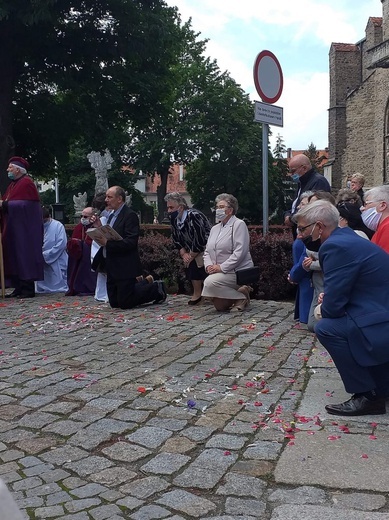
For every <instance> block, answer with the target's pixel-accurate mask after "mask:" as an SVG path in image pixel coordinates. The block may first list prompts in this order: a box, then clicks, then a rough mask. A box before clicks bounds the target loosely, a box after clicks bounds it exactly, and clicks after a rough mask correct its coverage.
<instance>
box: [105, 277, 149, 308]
mask: <svg viewBox="0 0 389 520" xmlns="http://www.w3.org/2000/svg"><path fill="white" fill-rule="evenodd" d="M107 293H108V299H109V304H110V305H111V307H114V308H120V309H132V308H133V307H136V306H137V305H142V304H143V303H150V302H153V301H154V300H157V299H158V298H159V293H158V287H157V284H156V283H148V282H147V280H143V281H142V282H136V279H135V278H130V279H127V280H115V279H112V278H111V277H110V276H109V275H108V276H107Z"/></svg>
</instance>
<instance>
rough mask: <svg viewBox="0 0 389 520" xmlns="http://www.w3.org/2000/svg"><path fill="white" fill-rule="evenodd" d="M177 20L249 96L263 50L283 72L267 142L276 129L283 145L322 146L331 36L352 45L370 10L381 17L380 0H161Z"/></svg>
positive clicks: (325, 131) (255, 98)
mask: <svg viewBox="0 0 389 520" xmlns="http://www.w3.org/2000/svg"><path fill="white" fill-rule="evenodd" d="M165 1H166V3H167V4H168V5H170V6H176V7H177V8H178V11H179V12H180V14H181V19H182V21H183V22H186V21H187V20H188V19H189V18H191V19H192V28H193V30H194V31H195V32H199V33H200V36H199V37H200V38H201V39H208V40H209V42H208V44H207V54H208V56H210V57H211V58H212V59H216V61H217V63H218V65H219V68H220V69H221V70H222V71H225V70H228V71H229V73H230V75H231V77H232V78H234V79H235V81H236V82H237V83H239V84H240V86H241V87H242V89H243V90H244V91H245V92H246V93H248V94H249V95H250V98H251V99H252V100H253V101H261V99H260V97H259V95H258V93H257V91H256V89H255V85H254V79H253V66H254V62H255V59H256V57H257V55H258V54H259V53H260V52H261V51H263V50H269V51H271V52H272V53H273V54H275V56H276V57H277V59H278V61H279V62H280V65H281V68H282V73H283V80H284V85H283V92H282V95H281V97H280V99H279V100H278V101H277V102H276V103H274V104H275V105H276V106H279V107H283V113H284V126H283V127H277V126H270V130H271V132H272V134H273V135H272V137H271V139H270V143H271V147H272V148H273V147H274V144H275V138H276V136H277V135H278V134H280V135H281V136H282V138H283V140H284V144H285V146H286V147H287V148H292V149H293V150H305V149H306V148H307V147H308V145H309V144H310V143H313V144H314V145H315V146H316V148H317V149H324V148H325V147H327V146H328V105H329V73H328V67H329V65H328V53H329V50H330V46H331V43H332V42H336V43H357V42H358V41H359V40H361V39H363V38H364V36H365V28H366V25H367V22H368V19H369V17H370V16H374V17H376V16H382V3H381V1H380V0H267V1H265V0H165Z"/></svg>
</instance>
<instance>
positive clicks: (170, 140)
mask: <svg viewBox="0 0 389 520" xmlns="http://www.w3.org/2000/svg"><path fill="white" fill-rule="evenodd" d="M182 31H183V35H184V36H183V38H182V40H181V47H180V50H179V53H178V59H177V61H176V62H175V63H173V64H172V65H171V68H170V82H171V83H170V84H171V89H170V91H169V92H165V95H161V97H160V101H159V103H158V105H157V106H156V107H155V110H154V112H153V114H152V117H151V118H150V120H149V121H148V122H147V123H146V124H144V122H142V125H136V124H134V125H132V127H131V130H130V139H129V143H128V146H127V150H126V158H127V162H128V163H129V164H130V165H132V166H134V167H135V166H136V168H139V169H140V170H142V172H143V173H147V174H149V175H155V174H157V175H159V176H160V178H161V185H160V187H159V189H158V213H159V218H160V219H161V218H162V217H163V213H164V209H165V203H164V200H163V199H164V196H165V194H166V186H167V179H168V175H169V173H170V169H171V166H172V165H173V163H174V162H179V163H181V164H184V165H187V164H189V163H191V162H192V161H193V160H194V159H195V158H196V157H197V156H198V155H199V153H200V152H201V150H202V149H203V147H204V146H205V145H206V143H207V141H208V138H209V136H210V135H212V133H213V132H215V131H217V124H216V121H214V120H211V118H210V115H209V114H210V112H212V113H214V103H215V100H216V98H217V95H218V92H219V89H220V85H221V83H222V81H223V77H224V75H223V74H222V73H221V72H220V70H219V68H218V66H217V64H216V62H214V61H211V60H210V59H208V58H205V57H204V56H203V53H204V50H205V44H206V41H202V40H198V35H197V34H196V33H194V32H193V30H192V29H191V26H190V21H189V22H187V23H186V24H184V25H183V26H182Z"/></svg>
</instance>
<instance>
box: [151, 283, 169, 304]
mask: <svg viewBox="0 0 389 520" xmlns="http://www.w3.org/2000/svg"><path fill="white" fill-rule="evenodd" d="M154 283H155V284H157V289H158V297H157V298H156V299H155V300H154V302H153V303H163V302H164V301H165V300H166V298H167V294H166V290H165V284H164V283H163V281H162V280H157V281H156V282H154Z"/></svg>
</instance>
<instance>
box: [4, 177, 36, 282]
mask: <svg viewBox="0 0 389 520" xmlns="http://www.w3.org/2000/svg"><path fill="white" fill-rule="evenodd" d="M2 234H3V236H2V238H3V255H4V272H5V276H6V278H11V277H18V278H19V279H20V280H43V276H44V275H43V266H44V260H43V254H42V245H43V219H42V207H41V203H40V201H39V194H38V191H37V189H36V187H35V184H34V183H33V181H32V179H31V178H30V177H28V176H27V175H25V176H23V177H21V178H20V179H17V180H16V181H13V182H11V184H10V185H9V186H8V188H7V190H6V192H5V194H4V202H3V208H2Z"/></svg>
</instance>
